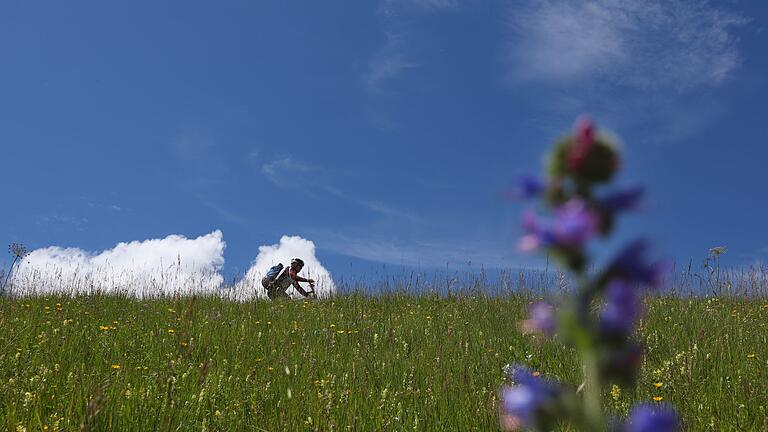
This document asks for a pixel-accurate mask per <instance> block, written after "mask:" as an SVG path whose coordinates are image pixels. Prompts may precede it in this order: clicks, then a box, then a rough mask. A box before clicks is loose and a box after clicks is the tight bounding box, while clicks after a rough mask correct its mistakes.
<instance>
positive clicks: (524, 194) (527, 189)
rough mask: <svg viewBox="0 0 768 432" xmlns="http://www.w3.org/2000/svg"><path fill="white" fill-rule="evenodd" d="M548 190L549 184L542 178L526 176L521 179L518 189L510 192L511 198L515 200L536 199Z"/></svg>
mask: <svg viewBox="0 0 768 432" xmlns="http://www.w3.org/2000/svg"><path fill="white" fill-rule="evenodd" d="M546 188H547V183H546V182H545V181H544V180H543V179H542V178H541V177H536V176H532V175H526V176H522V177H520V180H519V181H518V183H517V185H516V187H515V188H514V189H513V190H512V192H510V194H509V196H510V198H512V199H514V200H521V199H531V198H536V197H537V196H539V195H541V193H542V192H544V190H545V189H546Z"/></svg>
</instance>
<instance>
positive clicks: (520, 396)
mask: <svg viewBox="0 0 768 432" xmlns="http://www.w3.org/2000/svg"><path fill="white" fill-rule="evenodd" d="M509 374H510V378H512V380H513V381H514V383H515V385H514V386H505V387H503V388H502V390H501V408H502V411H503V412H504V413H505V414H507V415H508V416H511V418H514V419H516V420H518V421H519V423H520V426H521V427H525V426H526V425H529V424H531V423H532V422H533V421H534V420H535V418H536V414H537V411H539V410H541V409H542V408H544V407H545V406H547V405H549V404H551V403H552V402H554V401H555V400H556V399H557V397H558V395H559V393H560V388H559V387H558V385H557V384H555V383H552V382H550V381H548V380H546V379H544V378H539V377H537V376H535V375H534V374H533V373H532V372H531V371H530V370H529V369H528V368H526V367H525V366H522V365H513V366H512V368H510V372H509Z"/></svg>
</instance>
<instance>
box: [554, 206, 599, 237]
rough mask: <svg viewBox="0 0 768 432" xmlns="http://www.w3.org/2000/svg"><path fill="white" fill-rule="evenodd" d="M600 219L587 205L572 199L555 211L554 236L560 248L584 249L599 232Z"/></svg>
mask: <svg viewBox="0 0 768 432" xmlns="http://www.w3.org/2000/svg"><path fill="white" fill-rule="evenodd" d="M597 227H598V218H597V215H595V213H594V212H592V211H591V210H590V209H589V208H588V207H587V204H586V203H585V202H584V201H582V200H579V199H572V200H570V201H568V202H567V203H565V204H563V205H562V206H560V207H558V208H557V209H555V223H554V226H553V227H552V234H553V237H554V239H555V243H557V244H558V245H559V246H566V247H574V248H577V247H582V246H584V244H585V243H586V242H587V241H589V239H590V238H592V236H594V235H595V233H596V232H597Z"/></svg>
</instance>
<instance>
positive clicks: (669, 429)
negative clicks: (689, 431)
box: [626, 404, 680, 432]
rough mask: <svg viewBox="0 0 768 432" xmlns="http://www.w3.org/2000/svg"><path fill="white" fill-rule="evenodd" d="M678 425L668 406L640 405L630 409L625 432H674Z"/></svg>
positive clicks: (675, 415) (673, 413)
mask: <svg viewBox="0 0 768 432" xmlns="http://www.w3.org/2000/svg"><path fill="white" fill-rule="evenodd" d="M679 427H680V424H679V420H678V418H677V414H676V413H675V410H674V409H672V407H670V406H669V405H666V404H661V405H651V404H640V405H635V407H634V408H632V412H631V413H630V414H629V422H628V424H627V427H626V432H674V431H677V430H679Z"/></svg>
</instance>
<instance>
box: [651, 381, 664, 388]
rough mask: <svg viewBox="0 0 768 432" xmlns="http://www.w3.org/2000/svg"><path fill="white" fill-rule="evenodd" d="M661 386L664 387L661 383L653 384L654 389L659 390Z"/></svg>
mask: <svg viewBox="0 0 768 432" xmlns="http://www.w3.org/2000/svg"><path fill="white" fill-rule="evenodd" d="M663 385H664V383H663V382H657V383H653V386H654V387H656V388H661V386H663Z"/></svg>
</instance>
